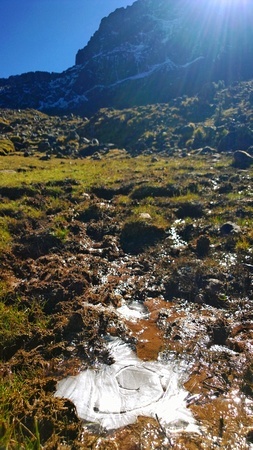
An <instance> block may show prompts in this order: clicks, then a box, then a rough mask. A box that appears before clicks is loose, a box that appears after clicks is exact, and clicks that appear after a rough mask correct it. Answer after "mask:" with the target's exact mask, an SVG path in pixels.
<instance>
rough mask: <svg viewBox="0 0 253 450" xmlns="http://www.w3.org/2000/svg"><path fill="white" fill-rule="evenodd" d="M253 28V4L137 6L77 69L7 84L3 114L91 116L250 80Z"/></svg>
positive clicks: (111, 22) (101, 35) (112, 23)
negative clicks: (32, 111)
mask: <svg viewBox="0 0 253 450" xmlns="http://www.w3.org/2000/svg"><path fill="white" fill-rule="evenodd" d="M215 4H216V8H215V6H214V5H215ZM226 8H227V9H226ZM244 8H245V9H244ZM252 22H253V7H252V5H251V4H250V3H247V5H246V4H245V6H244V7H241V8H240V9H239V6H238V9H236V7H235V6H232V3H231V6H230V7H229V6H228V4H227V7H225V4H223V5H218V2H216V1H215V0H214V1H212V2H211V0H208V1H207V2H205V3H203V2H202V3H201V2H199V0H193V1H192V2H191V3H189V2H188V1H187V0H179V1H178V2H177V3H175V2H172V1H171V0H160V1H158V2H155V3H154V2H153V1H151V0H137V1H136V2H134V3H133V5H132V6H128V7H127V8H118V9H116V10H115V11H114V12H112V13H111V14H110V15H109V16H108V17H106V18H104V19H102V21H101V24H100V27H99V29H98V30H97V31H96V32H95V33H94V35H93V36H92V37H91V39H90V40H89V42H88V44H87V45H86V46H85V47H84V48H83V49H80V50H78V52H77V54H76V61H75V62H76V64H75V65H74V66H73V67H71V68H69V69H67V70H66V71H64V72H62V73H59V74H57V73H48V72H32V73H28V74H22V75H19V76H12V77H9V78H8V79H0V107H14V108H27V107H29V108H35V109H38V110H42V111H46V112H51V113H60V112H62V113H64V112H77V113H82V114H91V113H94V112H95V111H97V110H98V109H100V108H103V107H116V108H125V107H131V106H137V105H145V104H149V103H159V102H167V101H168V100H169V99H171V98H174V97H177V96H179V95H182V94H187V95H191V94H194V93H196V92H198V90H199V89H200V88H201V86H202V85H203V84H205V83H208V82H210V81H218V80H224V81H225V82H226V83H231V82H232V81H235V80H241V79H242V80H244V79H250V78H251V77H252V75H253V62H252V60H251V58H250V55H252V54H253V31H252V27H251V23H252Z"/></svg>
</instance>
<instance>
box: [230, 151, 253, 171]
mask: <svg viewBox="0 0 253 450" xmlns="http://www.w3.org/2000/svg"><path fill="white" fill-rule="evenodd" d="M251 164H253V156H251V155H250V154H249V153H248V152H245V151H243V150H237V151H236V152H234V161H233V166H234V167H237V168H238V169H247V168H248V167H250V166H251Z"/></svg>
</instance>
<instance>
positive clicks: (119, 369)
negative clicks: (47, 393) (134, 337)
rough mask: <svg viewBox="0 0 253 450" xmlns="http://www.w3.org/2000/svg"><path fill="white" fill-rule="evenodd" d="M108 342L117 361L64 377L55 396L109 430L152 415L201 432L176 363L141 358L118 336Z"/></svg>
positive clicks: (165, 423)
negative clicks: (72, 404) (139, 417)
mask: <svg viewBox="0 0 253 450" xmlns="http://www.w3.org/2000/svg"><path fill="white" fill-rule="evenodd" d="M109 346H110V351H111V354H112V356H113V358H114V360H115V362H114V363H113V364H112V365H103V366H102V367H101V368H100V369H98V370H93V369H87V370H85V371H83V372H81V373H80V374H79V375H77V376H69V377H67V378H65V379H63V380H61V381H59V382H58V384H57V390H56V393H55V396H56V397H62V398H68V399H69V400H71V401H72V402H73V403H74V405H75V406H76V410H77V414H78V416H79V418H80V419H84V420H86V421H89V422H95V423H99V424H100V425H101V426H102V427H103V428H106V429H108V430H110V429H116V428H119V427H123V426H126V425H128V424H131V423H134V422H135V421H136V419H137V417H138V416H149V417H153V418H156V419H157V420H159V423H160V425H161V426H163V427H164V428H165V429H168V430H171V431H179V430H180V431H181V430H184V431H191V432H199V427H198V425H197V423H196V421H195V419H194V417H193V415H192V413H191V411H190V410H189V409H188V408H187V401H186V398H187V396H188V392H187V391H186V390H185V389H184V388H183V387H182V386H181V382H180V380H181V379H182V375H180V369H179V367H178V368H177V365H176V364H175V363H173V364H171V363H166V364H164V363H162V362H159V361H152V362H144V361H141V360H139V359H138V357H137V356H136V355H135V353H134V352H133V351H132V350H131V348H130V347H129V346H128V345H126V344H124V343H122V342H121V341H120V340H118V339H117V340H115V341H114V342H112V343H110V344H109Z"/></svg>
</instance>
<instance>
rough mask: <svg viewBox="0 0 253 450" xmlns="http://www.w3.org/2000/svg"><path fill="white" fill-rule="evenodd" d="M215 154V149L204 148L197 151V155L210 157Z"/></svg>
mask: <svg viewBox="0 0 253 450" xmlns="http://www.w3.org/2000/svg"><path fill="white" fill-rule="evenodd" d="M216 152H217V150H216V149H215V148H212V147H208V146H206V147H204V148H202V149H201V150H200V151H199V154H200V155H212V154H214V153H216Z"/></svg>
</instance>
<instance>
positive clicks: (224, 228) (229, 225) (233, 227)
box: [220, 222, 241, 235]
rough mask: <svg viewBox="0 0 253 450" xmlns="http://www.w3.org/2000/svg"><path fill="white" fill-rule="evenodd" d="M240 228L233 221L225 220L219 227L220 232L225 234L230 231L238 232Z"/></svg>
mask: <svg viewBox="0 0 253 450" xmlns="http://www.w3.org/2000/svg"><path fill="white" fill-rule="evenodd" d="M240 232H241V228H240V227H239V225H236V224H235V223H233V222H226V223H224V224H223V225H222V226H221V227H220V234H221V235H226V234H231V233H240Z"/></svg>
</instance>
